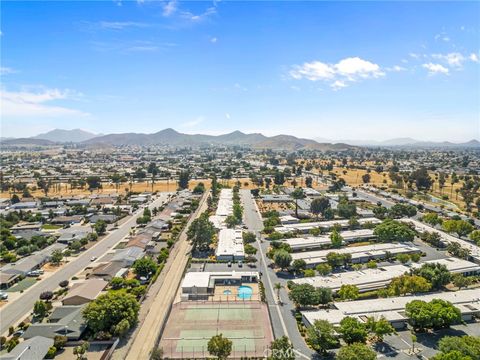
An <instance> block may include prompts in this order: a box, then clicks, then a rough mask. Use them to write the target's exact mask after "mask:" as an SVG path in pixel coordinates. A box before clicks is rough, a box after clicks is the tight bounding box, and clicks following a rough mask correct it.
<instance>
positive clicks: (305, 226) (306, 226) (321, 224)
mask: <svg viewBox="0 0 480 360" xmlns="http://www.w3.org/2000/svg"><path fill="white" fill-rule="evenodd" d="M348 222H349V220H329V221H315V222H308V223H299V224H283V225H282V226H277V227H275V231H278V232H280V233H285V232H290V231H308V230H310V229H313V228H323V229H329V228H331V227H333V226H334V225H335V224H338V225H340V226H341V227H347V226H348V225H349V223H348ZM358 222H359V224H360V225H362V224H365V223H368V222H371V223H372V224H379V223H381V221H380V220H379V219H377V218H375V217H369V218H362V219H358Z"/></svg>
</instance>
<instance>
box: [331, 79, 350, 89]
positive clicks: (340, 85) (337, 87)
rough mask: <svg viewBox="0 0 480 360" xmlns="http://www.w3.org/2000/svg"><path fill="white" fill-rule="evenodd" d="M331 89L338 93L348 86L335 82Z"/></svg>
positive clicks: (341, 82) (338, 81)
mask: <svg viewBox="0 0 480 360" xmlns="http://www.w3.org/2000/svg"><path fill="white" fill-rule="evenodd" d="M330 87H331V88H332V89H333V90H335V91H337V90H340V89H343V88H345V87H347V84H345V82H344V81H340V80H335V82H334V83H333V84H331V85H330Z"/></svg>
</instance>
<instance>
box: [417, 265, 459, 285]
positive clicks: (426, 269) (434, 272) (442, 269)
mask: <svg viewBox="0 0 480 360" xmlns="http://www.w3.org/2000/svg"><path fill="white" fill-rule="evenodd" d="M412 273H413V274H415V275H418V276H421V277H423V278H424V279H427V281H428V282H429V283H430V284H432V289H434V290H438V289H440V288H441V287H443V286H445V285H447V284H448V283H449V282H450V281H451V279H452V275H451V274H450V271H448V269H447V267H446V266H445V265H442V264H439V263H425V264H423V265H422V266H421V267H420V268H417V269H415V270H413V272H412Z"/></svg>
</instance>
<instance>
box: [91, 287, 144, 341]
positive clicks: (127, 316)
mask: <svg viewBox="0 0 480 360" xmlns="http://www.w3.org/2000/svg"><path fill="white" fill-rule="evenodd" d="M139 308H140V305H139V303H138V301H137V299H136V298H135V296H133V295H130V294H127V293H123V292H108V293H106V294H103V295H100V296H99V297H98V298H96V299H95V300H93V301H92V302H90V303H89V304H88V305H87V306H86V307H85V309H84V310H83V316H84V318H85V321H86V323H87V325H88V327H89V328H90V329H92V331H93V332H95V333H97V332H99V331H106V332H113V331H114V330H115V326H116V325H117V324H119V323H120V322H121V321H122V320H127V321H128V324H129V327H131V326H132V325H133V324H135V322H136V321H137V317H138V310H139Z"/></svg>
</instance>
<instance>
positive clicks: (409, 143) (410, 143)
mask: <svg viewBox="0 0 480 360" xmlns="http://www.w3.org/2000/svg"><path fill="white" fill-rule="evenodd" d="M316 140H317V141H320V140H322V141H328V140H326V139H323V138H322V139H320V138H317V139H316ZM341 142H342V143H345V144H349V145H352V146H380V147H407V148H422V147H423V148H426V147H431V148H477V147H480V141H478V140H475V139H474V140H470V141H468V142H464V143H453V142H449V141H440V142H435V141H422V140H415V139H412V138H408V137H407V138H395V139H389V140H384V141H377V140H341Z"/></svg>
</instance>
